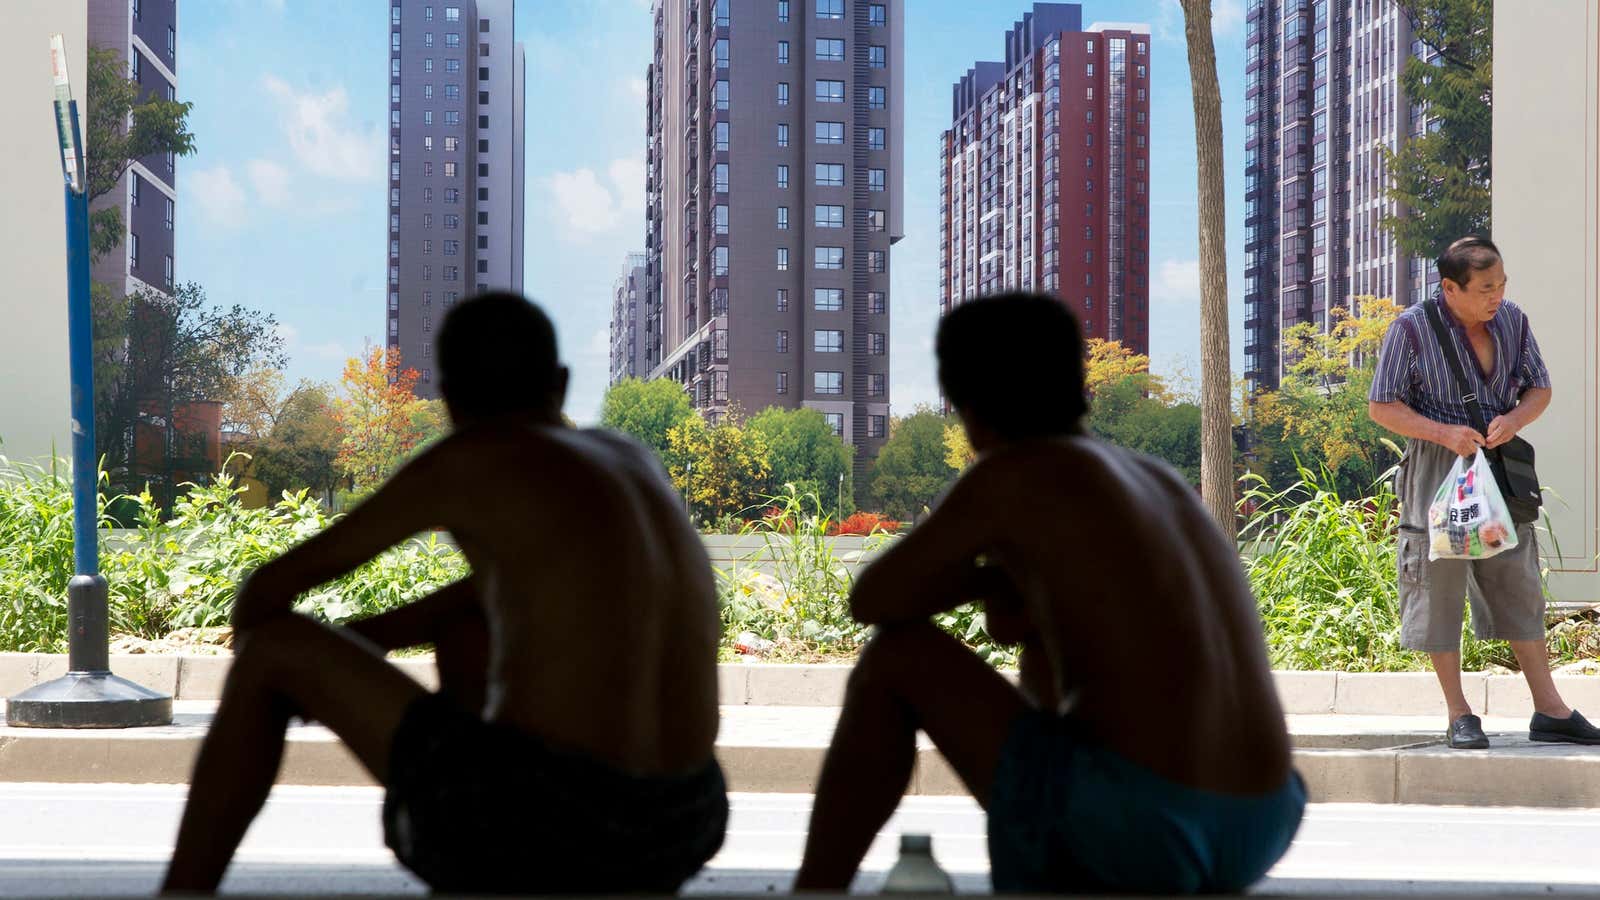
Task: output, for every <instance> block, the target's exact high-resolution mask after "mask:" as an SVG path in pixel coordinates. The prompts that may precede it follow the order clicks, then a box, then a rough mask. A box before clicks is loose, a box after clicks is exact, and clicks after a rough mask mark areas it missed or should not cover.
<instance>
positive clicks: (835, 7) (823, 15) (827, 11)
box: [817, 0, 844, 19]
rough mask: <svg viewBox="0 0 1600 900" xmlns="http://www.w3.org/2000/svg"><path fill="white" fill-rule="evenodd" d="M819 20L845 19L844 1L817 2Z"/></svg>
mask: <svg viewBox="0 0 1600 900" xmlns="http://www.w3.org/2000/svg"><path fill="white" fill-rule="evenodd" d="M817 18H819V19H842V18H844V0H817Z"/></svg>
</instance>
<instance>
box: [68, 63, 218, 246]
mask: <svg viewBox="0 0 1600 900" xmlns="http://www.w3.org/2000/svg"><path fill="white" fill-rule="evenodd" d="M88 62H89V65H88V68H89V79H88V82H87V84H88V90H87V93H86V98H87V101H88V107H89V111H88V115H86V116H85V118H84V135H83V138H84V172H85V174H86V176H87V181H88V184H87V189H88V196H89V202H90V203H91V204H92V203H94V201H95V200H97V199H99V198H100V197H103V196H105V195H106V194H108V193H110V192H111V191H113V190H115V189H116V187H117V183H118V182H120V181H121V180H122V176H123V175H124V174H126V173H127V171H128V167H129V166H131V165H133V163H134V161H135V160H140V159H147V158H151V157H156V156H161V155H164V154H167V153H173V154H176V155H178V156H189V155H191V154H193V153H194V135H193V134H192V133H190V131H189V113H190V112H192V111H193V110H194V104H193V103H179V102H177V101H175V100H168V99H166V98H164V97H162V96H161V95H160V94H159V93H151V94H146V95H145V96H143V97H142V98H141V96H140V95H141V94H143V93H144V91H143V89H142V88H141V87H140V86H139V82H137V81H134V80H133V79H132V78H130V77H128V67H127V63H125V62H124V61H123V59H122V56H121V55H120V54H119V53H117V51H115V50H107V49H101V48H99V47H90V48H89V60H88ZM89 231H90V241H89V243H90V248H91V251H92V252H93V253H94V255H95V257H96V258H99V257H101V256H104V255H105V254H107V253H110V252H111V251H112V250H115V249H116V248H117V247H118V246H120V245H121V244H122V235H123V224H122V210H121V208H120V207H119V206H117V205H112V206H108V207H106V208H104V209H97V210H95V211H93V212H92V213H90V215H89Z"/></svg>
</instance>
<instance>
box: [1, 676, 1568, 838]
mask: <svg viewBox="0 0 1600 900" xmlns="http://www.w3.org/2000/svg"><path fill="white" fill-rule="evenodd" d="M58 660H59V658H56V657H30V658H18V657H10V658H0V689H3V690H5V691H6V692H7V693H9V692H11V691H14V690H18V689H20V688H19V687H18V686H17V685H16V684H15V683H14V682H12V683H6V682H5V676H6V675H7V671H8V670H7V666H9V667H10V669H11V670H16V669H18V668H19V667H21V666H23V665H24V664H31V665H32V666H33V670H32V672H31V673H29V675H30V677H32V678H34V679H38V678H42V677H49V676H51V675H52V673H53V670H54V669H55V668H57V667H58ZM226 665H227V658H226V657H165V658H163V657H137V656H134V657H125V658H118V659H116V660H114V661H113V664H112V667H113V669H114V670H116V671H117V672H118V673H119V674H122V675H124V676H125V677H131V678H135V679H136V680H139V681H141V682H143V683H145V684H147V685H151V686H155V687H159V688H161V689H163V690H168V691H174V692H175V693H176V694H177V695H178V698H179V699H177V700H176V701H175V704H174V707H175V710H176V716H175V721H174V723H173V724H172V725H171V726H168V727H164V728H148V729H129V730H119V731H53V730H39V729H28V728H12V727H9V726H0V781H4V782H113V783H171V784H176V783H183V782H185V781H187V779H188V776H189V770H190V768H191V767H192V766H193V763H194V756H195V754H196V753H197V752H198V749H199V746H200V742H201V740H202V738H203V737H204V735H205V730H206V728H207V727H209V725H210V722H211V718H212V715H213V714H214V712H215V709H216V701H215V696H216V691H217V689H218V688H220V686H221V683H222V677H223V675H224V674H225V671H226ZM401 665H402V666H403V667H404V668H405V669H406V670H407V671H408V672H410V673H411V674H412V675H413V677H416V678H417V679H418V681H419V682H422V683H424V684H429V683H431V682H432V680H433V677H434V675H433V670H432V661H431V660H429V659H427V658H417V659H410V660H403V661H401ZM59 666H60V667H64V661H60V662H59ZM848 673H849V668H848V667H846V666H781V665H761V664H751V665H741V664H732V665H724V666H721V667H720V669H719V687H720V693H721V701H722V704H723V706H722V728H721V732H720V734H719V737H718V740H717V756H718V758H719V760H720V761H721V762H722V765H723V767H724V769H725V771H726V773H727V777H728V782H729V786H730V788H731V789H732V790H735V791H747V792H762V793H810V792H811V791H812V790H813V788H814V787H815V780H816V776H817V773H818V771H819V770H820V768H821V764H822V757H823V753H824V751H825V750H826V748H827V745H828V741H829V739H830V738H831V736H832V733H833V727H834V723H835V721H836V719H837V717H838V712H839V710H838V704H839V703H840V702H841V700H842V697H843V689H844V684H845V679H846V678H847V676H848ZM12 676H13V677H15V671H12ZM1277 678H1278V686H1279V693H1280V695H1281V697H1282V699H1283V701H1284V705H1285V708H1286V710H1287V712H1288V725H1289V730H1290V733H1291V735H1292V736H1293V740H1294V745H1295V748H1296V749H1295V765H1296V767H1297V768H1298V769H1299V771H1300V772H1301V773H1302V775H1304V777H1305V779H1306V782H1307V785H1308V787H1309V788H1310V792H1311V796H1312V799H1313V800H1314V801H1318V802H1360V803H1425V804H1444V805H1470V806H1521V807H1600V747H1573V746H1568V745H1552V744H1534V743H1531V742H1529V741H1528V739H1527V723H1528V719H1527V716H1528V715H1529V710H1528V709H1527V706H1528V700H1527V691H1526V687H1525V686H1522V681H1521V679H1520V678H1516V677H1512V676H1488V677H1485V676H1482V675H1476V676H1469V677H1468V679H1467V684H1468V689H1469V696H1470V698H1471V699H1472V701H1473V703H1474V704H1475V707H1476V708H1477V709H1479V710H1483V711H1485V712H1486V713H1487V715H1486V716H1485V719H1484V727H1485V730H1486V731H1488V732H1489V734H1490V738H1491V740H1492V742H1493V747H1492V749H1490V750H1488V751H1452V750H1450V749H1448V748H1447V747H1445V746H1443V743H1442V735H1443V730H1444V725H1445V721H1444V719H1445V716H1444V708H1443V705H1442V703H1441V702H1440V701H1439V700H1438V689H1437V687H1436V686H1435V684H1434V682H1433V677H1432V676H1431V675H1428V674H1426V673H1423V674H1417V675H1412V674H1400V675H1345V674H1335V673H1328V672H1304V673H1302V672H1284V673H1278V674H1277ZM1519 688H1520V690H1519ZM1562 688H1563V690H1564V691H1565V692H1566V693H1567V696H1568V697H1569V700H1570V702H1572V703H1573V705H1575V706H1578V707H1580V708H1583V707H1588V708H1590V709H1591V710H1594V711H1595V712H1597V713H1600V678H1584V677H1572V678H1567V679H1563V684H1562ZM1386 711H1387V713H1388V714H1384V713H1385V712H1386ZM279 780H280V782H281V783H284V784H301V785H360V784H371V783H372V782H371V779H370V778H369V777H368V776H367V774H366V772H365V771H364V770H363V769H362V767H361V765H360V764H359V763H358V762H357V761H356V760H355V758H354V757H353V756H351V755H350V753H349V752H348V751H347V750H345V748H344V746H343V745H342V744H340V743H339V742H338V741H337V740H336V739H335V738H334V736H333V735H332V734H331V733H330V732H329V731H328V730H327V729H325V728H323V727H321V726H314V725H313V726H308V725H296V726H294V727H292V728H291V730H290V735H289V746H288V750H287V752H286V754H285V758H284V763H283V768H282V771H281V773H280V778H279ZM910 791H911V793H913V794H922V795H952V794H960V793H963V792H964V789H963V787H962V785H961V782H960V780H959V779H958V778H957V777H956V776H955V774H954V772H952V771H951V770H950V768H949V766H948V765H947V764H946V763H945V761H944V759H943V757H941V756H940V755H939V753H938V752H937V751H936V750H934V749H933V747H932V746H931V744H928V743H927V741H926V740H925V739H924V740H923V741H922V743H921V749H920V751H919V753H918V758H917V766H916V770H915V773H914V775H913V778H912V783H911V786H910Z"/></svg>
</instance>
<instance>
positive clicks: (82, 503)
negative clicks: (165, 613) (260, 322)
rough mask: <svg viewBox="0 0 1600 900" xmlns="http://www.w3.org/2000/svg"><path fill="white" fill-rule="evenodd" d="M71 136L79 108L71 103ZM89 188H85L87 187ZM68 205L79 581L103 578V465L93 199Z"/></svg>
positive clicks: (70, 200)
mask: <svg viewBox="0 0 1600 900" xmlns="http://www.w3.org/2000/svg"><path fill="white" fill-rule="evenodd" d="M72 136H73V143H74V145H75V146H80V147H81V146H83V144H82V141H81V135H80V134H79V133H78V104H77V101H73V102H72ZM84 187H85V188H87V185H84ZM63 191H64V193H65V195H66V203H67V341H68V346H69V348H70V350H69V352H70V357H71V364H72V555H73V562H74V569H75V570H76V573H77V574H79V575H89V576H94V575H98V574H100V540H99V510H100V503H99V496H98V494H99V487H100V465H99V460H98V459H96V458H95V450H94V448H95V436H94V335H93V316H92V313H91V310H90V300H89V194H88V191H87V190H86V189H85V190H73V186H72V184H71V182H70V181H68V182H67V183H66V184H65V185H64V186H63Z"/></svg>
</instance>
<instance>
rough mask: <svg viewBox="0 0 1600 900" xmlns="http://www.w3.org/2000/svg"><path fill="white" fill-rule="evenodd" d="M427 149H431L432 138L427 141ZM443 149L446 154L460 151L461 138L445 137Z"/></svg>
mask: <svg viewBox="0 0 1600 900" xmlns="http://www.w3.org/2000/svg"><path fill="white" fill-rule="evenodd" d="M428 149H429V150H432V149H433V138H429V139H428ZM444 149H445V152H447V153H454V152H455V151H457V150H460V149H461V138H458V137H447V138H445V139H444Z"/></svg>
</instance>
